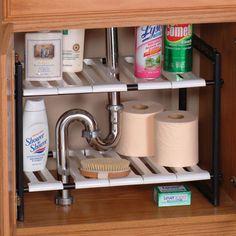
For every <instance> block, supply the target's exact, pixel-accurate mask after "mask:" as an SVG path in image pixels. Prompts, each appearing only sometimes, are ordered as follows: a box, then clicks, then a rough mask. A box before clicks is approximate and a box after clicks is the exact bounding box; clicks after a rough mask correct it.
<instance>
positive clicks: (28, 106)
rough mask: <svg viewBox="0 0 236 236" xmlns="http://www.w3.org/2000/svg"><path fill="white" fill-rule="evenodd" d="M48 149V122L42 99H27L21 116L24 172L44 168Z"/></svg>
mask: <svg viewBox="0 0 236 236" xmlns="http://www.w3.org/2000/svg"><path fill="white" fill-rule="evenodd" d="M48 147H49V133H48V121H47V114H46V109H45V104H44V100H43V99H30V100H29V99H28V100H26V103H25V109H24V115H23V162H24V171H39V170H43V169H44V168H45V166H46V162H47V156H48Z"/></svg>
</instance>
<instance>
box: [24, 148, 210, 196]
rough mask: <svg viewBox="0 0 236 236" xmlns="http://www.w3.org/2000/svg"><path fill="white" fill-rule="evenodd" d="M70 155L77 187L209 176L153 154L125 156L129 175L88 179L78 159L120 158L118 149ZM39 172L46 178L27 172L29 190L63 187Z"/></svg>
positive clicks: (47, 189)
mask: <svg viewBox="0 0 236 236" xmlns="http://www.w3.org/2000/svg"><path fill="white" fill-rule="evenodd" d="M69 156H70V157H69V166H70V175H71V177H72V179H73V181H74V183H73V184H74V186H75V189H84V188H98V187H109V186H125V185H141V184H159V183H175V182H187V181H197V180H207V179H210V174H209V172H208V171H205V170H202V169H201V168H200V167H199V166H197V165H195V166H191V167H187V168H165V167H163V166H160V165H158V164H157V163H155V161H154V160H153V158H151V157H142V158H137V157H126V158H127V159H128V160H129V161H130V163H131V172H130V174H129V175H128V176H127V177H123V178H117V179H89V178H85V177H83V176H82V175H81V174H80V171H79V160H82V159H84V158H86V156H94V157H101V158H106V157H112V158H121V157H120V156H119V155H118V154H117V153H116V152H115V151H106V152H98V151H95V150H93V149H83V150H77V151H74V150H70V151H69ZM123 158H124V157H123ZM38 174H39V175H40V177H41V179H42V180H43V181H42V180H39V179H38V178H37V176H36V175H35V173H34V172H25V175H26V177H27V178H28V180H29V183H28V191H29V192H38V191H49V190H62V189H64V186H63V184H62V182H60V181H58V180H56V179H55V178H54V177H53V175H52V174H51V173H50V172H49V171H48V169H44V170H43V171H39V173H38Z"/></svg>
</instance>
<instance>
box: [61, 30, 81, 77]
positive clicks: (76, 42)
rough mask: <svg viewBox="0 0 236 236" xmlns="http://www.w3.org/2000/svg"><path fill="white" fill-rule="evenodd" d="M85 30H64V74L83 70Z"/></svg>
mask: <svg viewBox="0 0 236 236" xmlns="http://www.w3.org/2000/svg"><path fill="white" fill-rule="evenodd" d="M84 31H85V30H84V29H70V30H63V50H62V58H63V72H73V73H75V72H80V71H82V70H83V57H84Z"/></svg>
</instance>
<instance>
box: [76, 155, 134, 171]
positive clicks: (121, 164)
mask: <svg viewBox="0 0 236 236" xmlns="http://www.w3.org/2000/svg"><path fill="white" fill-rule="evenodd" d="M80 164H81V169H82V170H86V171H95V172H99V171H104V172H119V171H127V170H129V164H130V162H129V161H128V160H124V159H114V158H91V159H84V160H81V162H80Z"/></svg>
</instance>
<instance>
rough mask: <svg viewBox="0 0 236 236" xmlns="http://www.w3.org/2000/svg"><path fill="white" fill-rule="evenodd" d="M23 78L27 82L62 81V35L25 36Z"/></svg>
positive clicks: (40, 33) (51, 33)
mask: <svg viewBox="0 0 236 236" xmlns="http://www.w3.org/2000/svg"><path fill="white" fill-rule="evenodd" d="M25 77H26V80H28V81H52V80H62V33H61V32H45V31H43V32H36V33H26V34H25Z"/></svg>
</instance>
